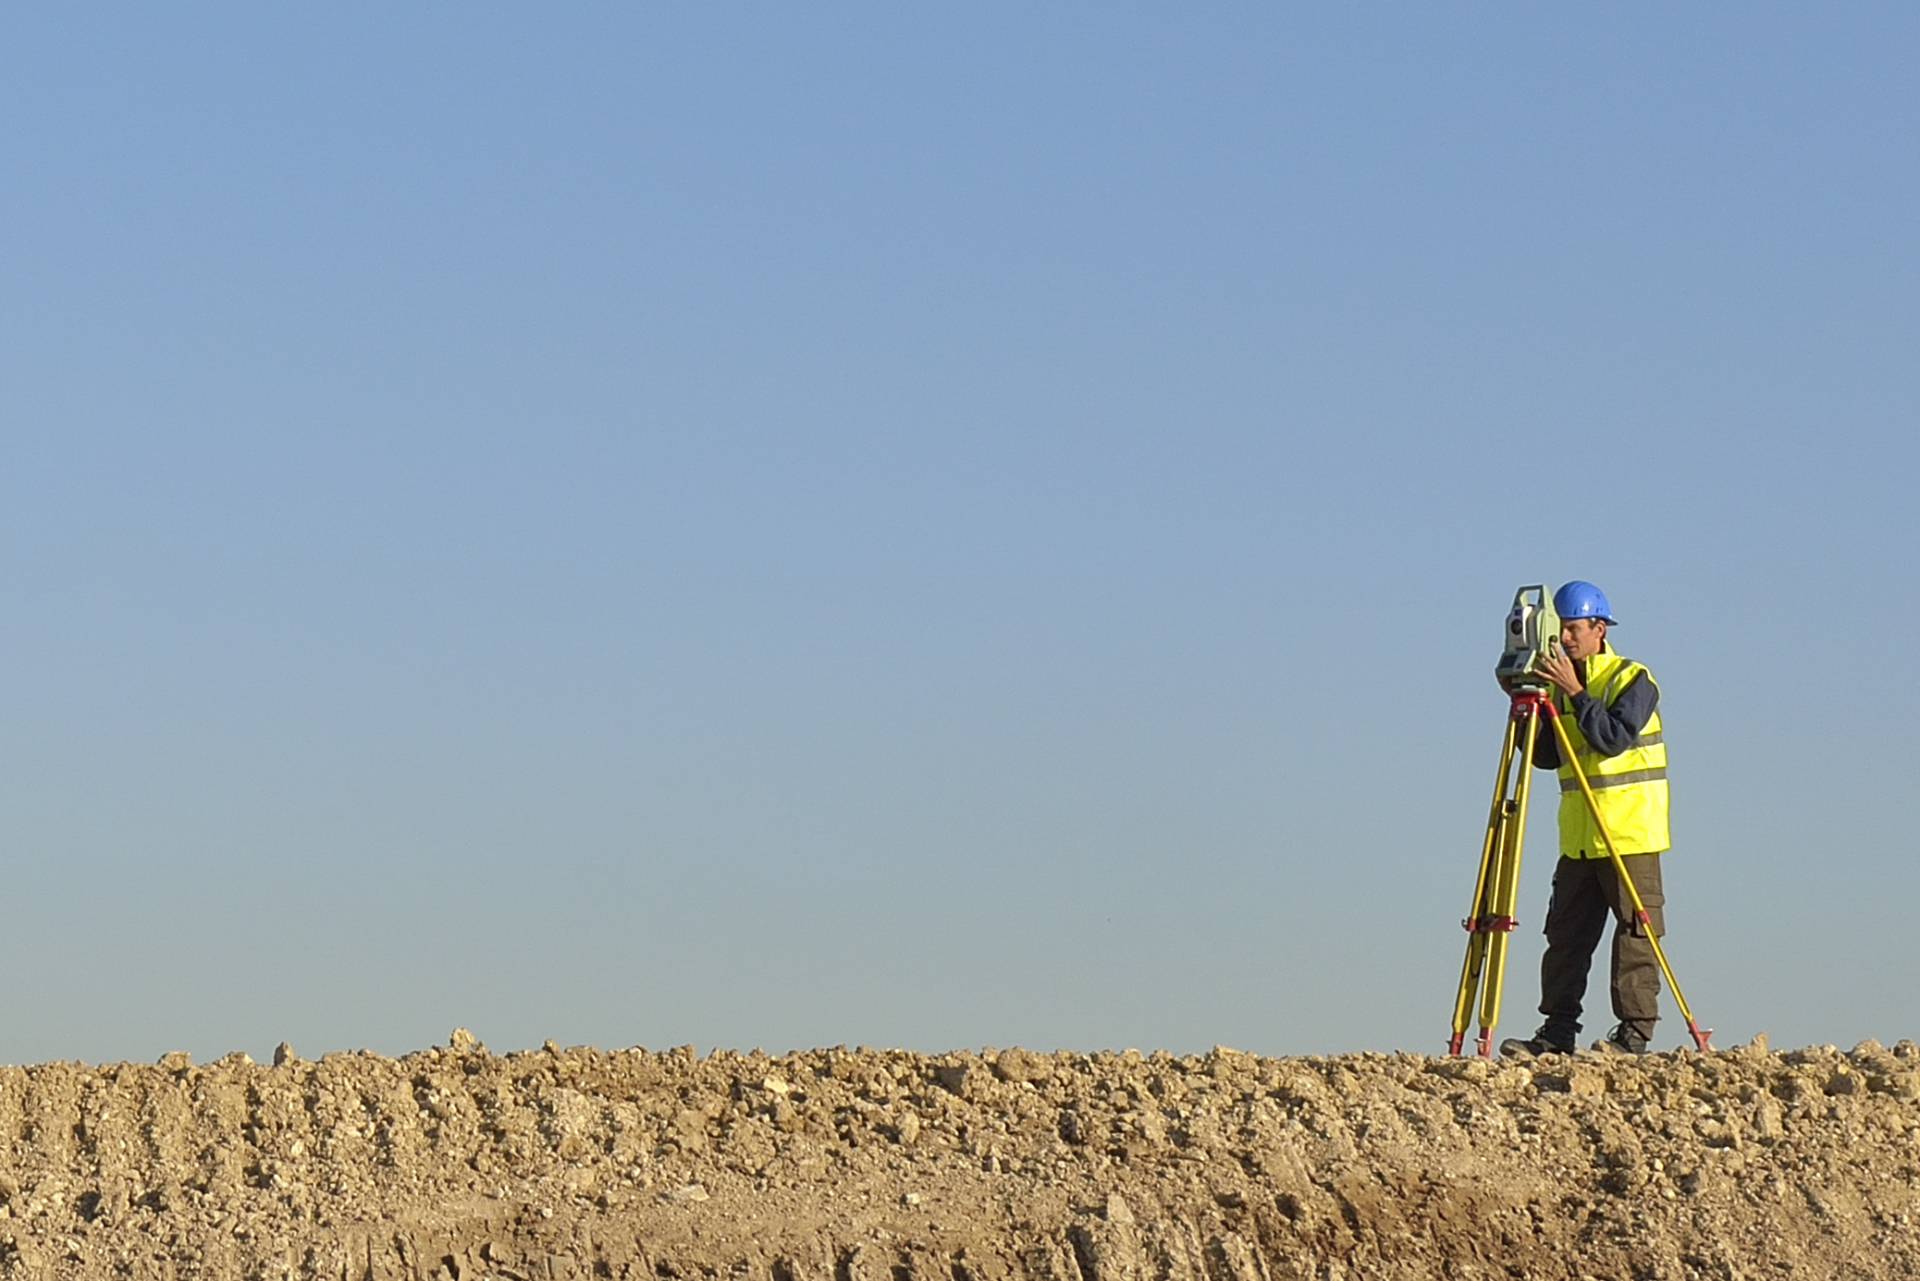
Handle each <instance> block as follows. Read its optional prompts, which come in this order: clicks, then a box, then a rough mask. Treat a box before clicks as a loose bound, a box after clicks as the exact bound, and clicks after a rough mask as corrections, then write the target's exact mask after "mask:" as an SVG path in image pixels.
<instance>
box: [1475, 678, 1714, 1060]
mask: <svg viewBox="0 0 1920 1281" xmlns="http://www.w3.org/2000/svg"><path fill="white" fill-rule="evenodd" d="M1512 696H1513V702H1512V706H1511V708H1510V709H1509V711H1508V714H1507V733H1506V739H1505V741H1504V742H1502V744H1501V745H1500V772H1499V774H1498V775H1496V776H1495V778H1494V783H1493V805H1492V808H1491V809H1490V810H1489V811H1488V814H1487V834H1486V839H1485V840H1484V841H1482V842H1481V845H1480V875H1479V878H1478V879H1477V880H1476V881H1475V882H1474V886H1473V907H1472V910H1471V912H1470V914H1469V915H1468V917H1467V919H1466V920H1464V921H1462V922H1461V924H1462V925H1464V926H1465V927H1466V930H1467V958H1466V961H1465V962H1464V963H1463V964H1462V966H1461V967H1460V991H1459V994H1458V995H1457V996H1456V997H1455V998H1454V1002H1453V1037H1452V1039H1451V1040H1449V1041H1448V1042H1447V1052H1448V1053H1449V1054H1459V1053H1460V1050H1461V1048H1462V1046H1463V1045H1464V1044H1465V1043H1466V1037H1467V1023H1468V1021H1469V1020H1470V1019H1471V1018H1472V1016H1473V1005H1474V997H1475V996H1476V995H1478V996H1479V998H1480V1040H1479V1044H1478V1051H1479V1055H1480V1057H1481V1058H1483V1059H1485V1058H1491V1057H1493V1027H1494V1024H1496V1023H1498V1022H1499V1021H1500V988H1501V982H1502V978H1503V976H1504V974H1505V972H1506V966H1507V935H1509V934H1511V933H1512V932H1513V927H1514V924H1515V920H1514V908H1515V904H1516V903H1517V902H1518V900H1519V895H1520V850H1521V846H1522V845H1523V844H1524V843H1525V841H1526V828H1527V796H1528V793H1529V791H1530V789H1531V786H1532V781H1533V779H1532V776H1533V744H1534V740H1535V739H1536V738H1538V737H1539V734H1540V722H1541V720H1542V719H1544V720H1545V721H1546V722H1547V724H1549V725H1551V726H1552V727H1553V733H1554V735H1555V736H1556V737H1557V738H1558V739H1559V743H1560V759H1561V760H1562V761H1565V762H1567V763H1568V764H1569V765H1571V766H1572V769H1573V777H1574V779H1575V780H1576V781H1578V782H1579V784H1580V793H1581V795H1582V796H1584V797H1585V798H1586V802H1587V809H1588V811H1589V812H1590V813H1592V815H1593V822H1594V826H1595V827H1597V828H1598V829H1599V830H1600V836H1601V839H1602V840H1604V841H1605V842H1606V846H1607V857H1608V858H1609V859H1611V860H1612V861H1613V870H1614V871H1615V872H1616V873H1617V874H1618V875H1619V877H1620V884H1621V885H1622V886H1624V887H1625V888H1626V891H1627V898H1628V900H1629V901H1630V902H1631V903H1632V904H1633V911H1634V918H1635V919H1636V920H1638V921H1639V922H1640V924H1641V925H1642V926H1644V927H1645V928H1646V931H1647V941H1648V942H1649V943H1651V944H1653V955H1654V959H1655V960H1657V961H1659V962H1660V973H1661V974H1663V975H1665V976H1666V980H1667V990H1668V991H1670V992H1672V993H1673V1003H1674V1004H1675V1005H1676V1006H1678V1007H1679V1008H1680V1015H1681V1017H1682V1018H1684V1019H1686V1021H1687V1031H1689V1032H1691V1033H1692V1034H1693V1043H1694V1044H1695V1045H1696V1046H1698V1047H1699V1048H1700V1049H1702V1050H1710V1049H1712V1048H1713V1047H1712V1046H1711V1045H1710V1044H1708V1038H1710V1037H1711V1036H1712V1035H1713V1031H1712V1029H1710V1028H1702V1027H1701V1026H1700V1025H1699V1024H1698V1023H1696V1022H1695V1021H1694V1018H1693V1011H1692V1010H1690V1009H1688V1008H1687V998H1686V997H1685V996H1683V995H1681V992H1680V984H1679V983H1677V982H1675V981H1674V977H1673V967H1672V966H1670V965H1668V964H1667V953H1666V949H1664V948H1662V947H1661V946H1660V940H1659V938H1658V937H1657V936H1656V935H1655V934H1654V932H1653V921H1652V919H1651V918H1650V917H1649V916H1648V915H1647V907H1646V904H1644V903H1642V902H1641V901H1640V891H1639V890H1637V889H1635V888H1634V885H1633V878H1632V877H1631V876H1629V875H1628V874H1627V865H1626V864H1625V863H1623V862H1621V860H1620V851H1619V850H1618V849H1616V848H1615V847H1614V844H1613V834H1612V833H1611V832H1609V831H1607V825H1606V821H1605V820H1604V819H1602V818H1601V816H1600V802H1599V800H1598V799H1597V798H1596V797H1595V796H1594V794H1593V785H1592V784H1590V783H1588V782H1587V775H1586V772H1585V771H1584V770H1582V769H1581V768H1580V759H1579V757H1578V756H1576V755H1575V754H1574V747H1573V740H1572V738H1571V737H1570V736H1569V735H1568V733H1567V727H1566V726H1565V725H1562V724H1561V723H1560V713H1559V710H1558V709H1557V708H1555V707H1554V705H1553V700H1552V699H1551V698H1548V697H1547V695H1546V693H1545V691H1543V690H1541V689H1538V688H1534V687H1531V686H1527V685H1521V686H1518V687H1516V688H1515V689H1513V691H1512ZM1516 758H1517V759H1518V761H1519V769H1518V771H1517V772H1516V771H1515V769H1514V762H1515V760H1516ZM1483 973H1484V974H1485V976H1486V986H1485V989H1484V990H1482V988H1481V982H1480V980H1481V975H1482V974H1483Z"/></svg>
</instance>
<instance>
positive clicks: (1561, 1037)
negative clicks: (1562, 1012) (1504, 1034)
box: [1500, 1023, 1574, 1059]
mask: <svg viewBox="0 0 1920 1281" xmlns="http://www.w3.org/2000/svg"><path fill="white" fill-rule="evenodd" d="M1573 1037H1574V1034H1573V1033H1572V1032H1567V1031H1563V1030H1562V1029H1560V1028H1557V1027H1555V1026H1553V1024H1551V1023H1542V1024H1541V1025H1540V1030H1539V1031H1538V1032H1535V1033H1534V1034H1533V1035H1532V1036H1530V1037H1527V1038H1526V1039H1525V1040H1522V1039H1521V1038H1519V1037H1517V1036H1510V1037H1508V1038H1507V1039H1506V1040H1504V1041H1502V1042H1500V1057H1501V1058H1503V1059H1530V1058H1534V1057H1536V1056H1537V1055H1541V1054H1572V1053H1573Z"/></svg>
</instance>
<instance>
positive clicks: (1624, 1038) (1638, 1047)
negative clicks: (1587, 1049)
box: [1593, 1023, 1647, 1054]
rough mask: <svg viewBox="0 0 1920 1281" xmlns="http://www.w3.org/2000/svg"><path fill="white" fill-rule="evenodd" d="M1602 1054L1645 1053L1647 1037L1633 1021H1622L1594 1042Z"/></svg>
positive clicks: (1594, 1045) (1594, 1046) (1595, 1047)
mask: <svg viewBox="0 0 1920 1281" xmlns="http://www.w3.org/2000/svg"><path fill="white" fill-rule="evenodd" d="M1593 1048H1594V1049H1596V1050H1598V1051H1600V1052H1601V1053H1602V1054H1645V1053H1646V1052H1647V1038H1646V1036H1645V1034H1643V1033H1642V1032H1641V1031H1640V1029H1639V1028H1637V1027H1635V1026H1634V1025H1633V1024H1631V1023H1621V1024H1619V1025H1617V1026H1616V1027H1615V1028H1614V1029H1613V1031H1611V1032H1609V1033H1607V1034H1606V1035H1605V1036H1603V1037H1601V1038H1600V1039H1599V1040H1597V1041H1595V1042H1594V1043H1593Z"/></svg>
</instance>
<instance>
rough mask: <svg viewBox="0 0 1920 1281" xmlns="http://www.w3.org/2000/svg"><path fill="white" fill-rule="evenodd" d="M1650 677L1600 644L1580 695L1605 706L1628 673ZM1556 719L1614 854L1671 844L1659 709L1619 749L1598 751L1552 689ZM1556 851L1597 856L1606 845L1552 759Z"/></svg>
mask: <svg viewBox="0 0 1920 1281" xmlns="http://www.w3.org/2000/svg"><path fill="white" fill-rule="evenodd" d="M1636 677H1637V678H1640V679H1643V680H1648V681H1651V680H1652V679H1653V673H1651V672H1649V671H1647V669H1646V668H1645V667H1643V666H1642V665H1641V664H1639V663H1636V662H1633V661H1632V660H1631V659H1626V658H1622V657H1621V656H1620V655H1619V654H1617V653H1615V652H1614V650H1613V648H1612V646H1603V647H1602V649H1601V651H1600V652H1599V653H1598V654H1595V655H1594V656H1593V657H1592V658H1589V659H1588V660H1587V694H1588V695H1589V696H1590V697H1592V698H1597V699H1600V700H1601V701H1602V702H1603V703H1605V704H1606V706H1608V707H1611V706H1613V704H1614V701H1615V700H1616V699H1618V698H1619V697H1620V695H1621V694H1622V693H1623V692H1624V691H1625V690H1626V688H1627V687H1628V686H1629V685H1631V684H1632V683H1633V682H1634V679H1635V678H1636ZM1553 697H1554V703H1555V705H1556V706H1557V707H1558V708H1559V709H1560V711H1561V713H1562V716H1561V722H1560V723H1561V724H1562V725H1564V726H1566V728H1567V736H1568V738H1569V739H1571V740H1572V742H1573V747H1574V755H1575V759H1577V760H1578V761H1579V763H1580V768H1581V770H1582V771H1583V772H1584V773H1585V774H1586V776H1587V784H1588V786H1589V787H1591V788H1592V789H1593V798H1594V802H1595V804H1596V806H1597V807H1598V809H1599V811H1600V818H1601V820H1602V821H1604V822H1605V823H1606V830H1607V834H1608V835H1610V836H1612V837H1613V844H1614V848H1615V849H1617V850H1618V851H1619V852H1620V853H1621V854H1650V853H1655V852H1657V851H1660V850H1664V849H1666V848H1667V847H1668V845H1669V844H1670V843H1671V842H1670V841H1669V838H1668V831H1667V826H1668V824H1667V806H1668V797H1667V747H1666V742H1667V739H1666V733H1665V731H1664V730H1663V729H1662V727H1661V724H1660V709H1659V708H1658V707H1655V708H1654V711H1653V715H1652V716H1650V717H1649V718H1648V719H1647V723H1646V724H1645V725H1644V726H1642V727H1641V729H1640V733H1639V734H1637V735H1636V736H1635V737H1634V740H1633V742H1631V743H1629V744H1628V745H1627V748H1626V750H1625V751H1623V752H1621V753H1619V754H1618V755H1616V756H1601V755H1599V754H1598V753H1596V752H1595V751H1594V750H1593V748H1592V747H1591V746H1590V745H1589V744H1588V743H1587V740H1586V737H1585V735H1583V734H1581V732H1580V722H1579V721H1578V720H1576V719H1575V718H1574V716H1573V714H1572V711H1571V709H1570V708H1569V707H1568V706H1567V698H1566V695H1565V694H1563V693H1560V692H1555V694H1554V696H1553ZM1560 852H1561V853H1562V854H1563V855H1565V856H1566V857H1568V858H1605V857H1606V856H1607V846H1606V842H1605V841H1604V840H1603V839H1602V838H1601V835H1600V829H1599V827H1598V826H1597V825H1596V824H1595V822H1594V816H1593V811H1592V810H1591V809H1589V808H1588V806H1587V798H1586V796H1585V794H1584V793H1582V792H1581V790H1580V783H1579V781H1578V780H1577V779H1575V777H1574V774H1573V767H1572V766H1571V765H1570V764H1569V763H1568V762H1566V761H1562V762H1561V764H1560Z"/></svg>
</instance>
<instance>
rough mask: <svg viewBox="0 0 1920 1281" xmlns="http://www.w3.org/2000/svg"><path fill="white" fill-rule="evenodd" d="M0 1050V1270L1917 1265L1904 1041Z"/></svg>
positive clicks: (1044, 1273)
mask: <svg viewBox="0 0 1920 1281" xmlns="http://www.w3.org/2000/svg"><path fill="white" fill-rule="evenodd" d="M277 1057H278V1059H279V1061H278V1062H277V1063H276V1064H274V1065H272V1066H268V1065H264V1064H257V1063H254V1062H253V1061H251V1060H250V1059H248V1058H246V1057H245V1056H244V1055H234V1056H230V1057H229V1058H226V1059H222V1060H220V1061H219V1062H217V1063H212V1064H208V1065H205V1066H195V1065H193V1064H191V1063H190V1062H189V1061H188V1060H187V1059H186V1057H185V1056H184V1055H169V1056H168V1057H167V1058H165V1059H162V1060H161V1061H160V1062H159V1063H157V1064H152V1065H132V1064H119V1065H108V1066H99V1067H94V1066H87V1065H83V1064H76V1063H51V1064H43V1065H40V1066H37V1067H25V1068H4V1069H0V1145H4V1146H0V1276H4V1277H33V1278H70V1277H132V1278H160V1277H177V1278H199V1277H206V1278H240V1277H272V1278H281V1277H299V1278H328V1279H330V1281H336V1279H340V1278H350V1279H352V1281H361V1279H363V1278H371V1279H375V1281H384V1279H386V1278H459V1279H461V1281H466V1279H469V1278H479V1277H496V1278H540V1279H541V1281H548V1279H550V1278H567V1277H581V1278H585V1277H609V1278H649V1279H654V1281H683V1279H691V1278H696V1277H715V1278H739V1279H741V1281H1280V1279H1281V1278H1293V1277H1309V1278H1315V1279H1316V1281H1322V1279H1327V1278H1356V1279H1357V1278H1388V1279H1392V1278H1415V1277H1419V1278H1426V1277H1460V1278H1467V1277H1527V1278H1586V1277H1594V1278H1603V1277H1604V1278H1609V1279H1614V1278H1636V1277H1637V1278H1680V1277H1714V1278H1755V1277H1767V1276H1779V1277H1787V1276H1792V1277H1816V1278H1817V1277H1849V1278H1882V1277H1887V1278H1891V1277H1910V1276H1920V1239H1917V1238H1916V1229H1915V1222H1916V1219H1920V1047H1916V1046H1915V1045H1914V1044H1913V1043H1912V1042H1908V1041H1902V1042H1900V1043H1899V1044H1898V1045H1896V1046H1894V1047H1892V1048H1891V1049H1887V1048H1884V1047H1882V1046H1881V1045H1879V1044H1877V1043H1874V1042H1868V1043H1865V1044H1862V1045H1860V1046H1858V1047H1856V1048H1854V1049H1853V1050H1851V1051H1847V1052H1842V1051H1840V1050H1837V1049H1834V1048H1832V1047H1824V1048H1818V1049H1806V1050H1795V1051H1791V1052H1787V1053H1775V1052H1770V1051H1768V1050H1767V1049H1766V1048H1765V1047H1764V1046H1763V1045H1751V1046H1747V1047H1743V1048H1740V1049H1735V1050H1730V1051H1723V1052H1717V1053H1713V1054H1709V1055H1699V1054H1694V1053H1670V1054H1658V1055H1651V1056H1648V1057H1647V1058H1644V1059H1640V1060H1617V1059H1611V1058H1603V1057H1600V1056H1598V1055H1593V1054H1581V1055H1576V1056H1572V1057H1552V1058H1546V1059H1540V1060H1536V1061H1534V1062H1533V1063H1531V1064H1530V1065H1528V1066H1514V1065H1507V1064H1489V1063H1484V1062H1480V1061H1477V1060H1472V1059H1466V1060H1449V1059H1444V1058H1433V1057H1428V1056H1424V1055H1405V1054H1403V1055H1382V1054H1362V1055H1351V1056H1345V1057H1339V1058H1301V1059H1264V1058H1257V1057H1253V1056H1251V1055H1245V1054H1240V1053H1236V1052H1233V1051H1230V1050H1225V1049H1220V1050H1215V1051H1214V1052H1212V1053H1210V1054H1207V1055H1204V1056H1201V1057H1197V1058H1176V1057H1173V1056H1170V1055H1166V1054H1154V1055H1149V1056H1145V1057H1143V1056H1141V1055H1139V1054H1136V1053H1133V1052H1127V1053H1124V1054H1092V1055H1085V1054H1053V1055H1040V1054H1033V1053H1029V1052H1026V1051H1022V1050H1006V1051H998V1052H996V1051H983V1052H980V1053H977V1054H976V1053H959V1054H948V1055H939V1056H928V1055H921V1054H910V1053H905V1052H893V1051H881V1050H844V1049H834V1050H818V1051H812V1052H807V1053H800V1054H792V1055H787V1056H784V1057H778V1058H774V1057H769V1056H766V1055H762V1054H758V1053H755V1054H736V1053H729V1052H718V1053H714V1054H711V1055H708V1056H707V1057H705V1058H700V1057H697V1056H696V1055H695V1053H694V1052H693V1051H692V1050H691V1049H690V1048H689V1049H680V1050H673V1051H667V1052H663V1053H655V1052H649V1051H646V1050H639V1049H634V1050H616V1051H602V1050H592V1049H560V1048H559V1047H557V1046H548V1047H547V1048H546V1049H545V1050H540V1051H533V1052H529V1053H518V1054H508V1055H493V1054H490V1053H488V1052H487V1051H486V1050H485V1049H484V1048H483V1047H481V1046H480V1045H478V1044H477V1043H476V1042H474V1040H473V1039H472V1038H471V1037H470V1036H468V1035H466V1034H465V1033H456V1034H455V1036H454V1038H453V1041H452V1043H451V1044H450V1045H449V1046H447V1047H446V1048H444V1049H437V1050H432V1051H426V1052H423V1053H418V1054H410V1055H407V1056H405V1057H403V1058H399V1059H388V1058H382V1057H378V1056H374V1055H368V1054H330V1055H327V1056H326V1057H325V1058H322V1059H320V1060H319V1061H317V1062H311V1061H306V1060H303V1059H300V1058H299V1057H297V1056H296V1055H294V1054H293V1053H292V1052H291V1051H290V1050H287V1049H286V1048H285V1047H283V1050H282V1053H281V1054H280V1055H279V1056H277Z"/></svg>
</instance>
